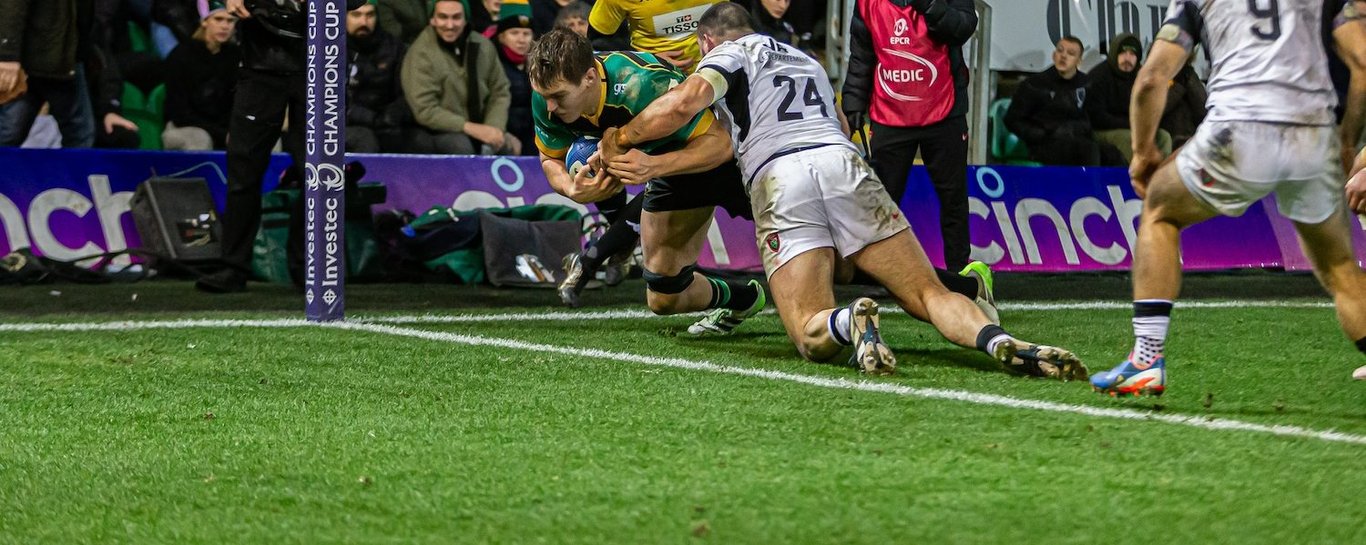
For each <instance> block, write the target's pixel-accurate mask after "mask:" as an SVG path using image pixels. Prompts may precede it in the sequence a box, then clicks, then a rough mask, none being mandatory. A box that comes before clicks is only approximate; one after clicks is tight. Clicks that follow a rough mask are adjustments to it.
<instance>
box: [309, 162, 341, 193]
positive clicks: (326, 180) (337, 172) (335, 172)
mask: <svg viewBox="0 0 1366 545" xmlns="http://www.w3.org/2000/svg"><path fill="white" fill-rule="evenodd" d="M304 166H305V167H306V172H305V175H304V183H305V184H307V185H308V189H309V190H312V191H317V190H318V186H319V185H321V186H322V188H323V189H325V190H327V191H339V190H341V189H342V188H343V187H345V186H346V175H345V174H343V173H342V169H341V167H339V166H337V165H333V164H330V163H323V164H320V165H315V164H313V163H305V164H304Z"/></svg>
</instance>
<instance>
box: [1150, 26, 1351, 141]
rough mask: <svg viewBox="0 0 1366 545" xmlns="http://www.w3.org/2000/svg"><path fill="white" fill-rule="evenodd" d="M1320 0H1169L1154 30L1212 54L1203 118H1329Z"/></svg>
mask: <svg viewBox="0 0 1366 545" xmlns="http://www.w3.org/2000/svg"><path fill="white" fill-rule="evenodd" d="M1323 9H1324V1H1323V0H1218V1H1212V0H1172V3H1171V6H1170V7H1169V8H1168V11H1167V21H1166V23H1164V24H1163V26H1162V29H1161V30H1160V31H1158V34H1157V38H1158V39H1159V40H1166V41H1169V42H1173V43H1176V44H1178V45H1181V46H1182V47H1185V48H1186V50H1187V51H1190V49H1191V48H1192V47H1194V46H1195V44H1196V43H1197V42H1198V43H1203V44H1204V45H1205V50H1206V52H1207V53H1208V54H1209V58H1210V61H1211V63H1210V64H1211V69H1210V76H1209V83H1208V85H1207V88H1208V89H1209V100H1208V101H1207V102H1206V104H1205V107H1206V109H1207V110H1208V111H1209V113H1208V114H1207V115H1206V116H1205V120H1206V121H1261V122H1270V123H1292V124H1298V125H1332V124H1333V122H1334V119H1333V108H1334V107H1335V106H1337V95H1336V94H1335V93H1334V92H1333V82H1332V80H1331V79H1330V78H1329V75H1328V60H1327V56H1326V54H1325V53H1324V49H1323V35H1322V33H1321V32H1322V30H1321V29H1322V24H1323V23H1322V21H1323V19H1322V17H1323Z"/></svg>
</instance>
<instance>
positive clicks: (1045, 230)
mask: <svg viewBox="0 0 1366 545" xmlns="http://www.w3.org/2000/svg"><path fill="white" fill-rule="evenodd" d="M351 159H355V160H360V161H362V162H363V163H364V164H365V166H366V169H367V171H368V174H367V176H366V180H368V181H377V182H382V183H384V185H385V186H386V187H387V189H388V201H387V202H385V203H384V204H383V205H380V207H379V208H391V209H403V210H409V211H412V212H415V213H422V212H424V211H426V210H427V209H429V208H431V207H433V206H442V207H453V208H456V209H460V210H470V209H475V208H486V207H507V206H518V205H523V204H563V205H568V206H572V207H574V208H576V209H578V210H579V211H581V212H584V213H585V214H590V213H592V212H593V209H592V207H590V206H584V205H580V204H577V203H574V202H572V201H570V200H569V199H567V198H565V197H563V196H561V195H559V194H556V193H555V192H554V191H553V190H551V189H550V185H549V184H548V183H547V182H546V180H545V176H544V175H542V173H541V168H540V164H539V162H538V161H537V159H536V158H534V157H446V156H396V155H355V156H352V157H351ZM287 164H288V158H287V157H285V156H283V155H277V156H275V157H273V158H272V162H271V167H270V170H269V172H268V173H267V175H266V189H267V190H269V189H271V188H273V187H274V180H275V179H276V178H277V177H278V175H279V172H280V171H281V170H282V169H283V168H284V167H285V166H286V165H287ZM222 173H223V155H222V154H221V153H168V152H130V151H110V150H21V149H13V148H8V149H0V254H4V253H8V252H10V251H11V250H13V249H15V248H20V247H32V248H33V249H34V250H35V251H37V252H38V253H41V254H44V255H49V256H52V257H55V258H58V259H77V258H81V257H86V256H90V255H96V254H99V253H103V252H105V251H115V250H121V249H124V248H128V247H136V246H137V245H138V244H139V242H138V236H137V232H136V231H135V230H134V228H133V225H132V221H131V219H130V218H129V215H128V199H129V198H130V197H131V196H132V191H133V189H134V188H136V187H137V184H139V183H141V182H142V181H143V180H145V179H147V178H148V177H150V176H152V175H153V174H156V175H161V176H168V175H169V176H193V177H203V178H205V179H207V180H208V181H209V187H210V190H211V192H212V193H213V194H214V198H215V199H218V202H219V203H222V202H223V197H224V194H225V187H226V183H225V181H224V178H223V175H222ZM322 179H323V180H326V179H328V178H325V177H324V178H322ZM968 182H969V192H968V193H969V208H970V210H971V214H972V216H971V218H970V221H969V225H970V227H971V230H972V243H973V246H974V248H973V255H974V257H976V258H978V259H981V260H983V261H986V262H988V263H990V264H991V265H992V267H993V268H995V269H996V270H998V271H1021V272H1070V271H1095V270H1127V269H1128V267H1129V265H1130V263H1131V261H1132V252H1131V248H1133V244H1134V239H1135V237H1136V222H1137V218H1138V214H1139V212H1140V211H1141V209H1142V206H1141V203H1140V202H1139V201H1138V199H1137V198H1136V197H1135V196H1134V193H1133V190H1132V189H1131V188H1130V187H1129V182H1128V178H1127V175H1126V174H1125V171H1124V169H1104V168H1091V169H1082V168H1049V167H970V168H969V172H968ZM334 183H335V182H334ZM319 185H320V189H321V186H322V185H325V184H321V183H320V184H319ZM935 203H936V200H935V198H934V194H933V189H932V188H931V186H930V185H929V182H928V179H927V178H926V175H925V172H924V170H923V169H922V168H921V167H916V168H915V169H913V170H912V174H911V180H910V185H909V187H908V189H907V195H906V198H905V199H904V201H903V202H902V208H903V209H904V210H905V212H906V217H907V218H908V219H910V221H911V225H912V227H913V229H914V230H915V233H916V235H917V236H919V237H920V239H921V242H922V244H923V245H924V246H925V250H926V252H927V253H928V254H929V255H930V256H931V258H932V259H933V260H934V261H936V262H938V261H941V259H940V256H941V255H942V243H941V241H940V237H939V212H938V206H937V204H935ZM338 204H339V203H338ZM321 208H322V209H323V210H326V208H327V206H326V203H323V206H322V207H321ZM720 216H722V217H721V218H718V222H717V223H716V224H715V225H713V226H712V227H711V231H710V232H709V233H708V235H709V236H708V244H707V245H706V246H705V247H704V248H703V251H702V255H701V256H699V260H698V262H699V264H700V265H702V266H704V267H713V268H720V269H730V270H747V271H759V270H761V266H760V262H759V254H758V250H757V247H756V245H755V243H754V231H753V225H752V224H750V223H749V222H747V221H743V220H734V219H731V218H729V217H724V216H725V214H724V213H722V214H720ZM325 219H326V217H325V216H323V217H317V216H315V221H316V223H322V222H323V220H325ZM594 219H596V218H590V219H589V220H588V221H593V220H594ZM1353 228H1354V229H1353V233H1354V234H1353V237H1354V244H1355V247H1356V251H1357V255H1358V256H1361V255H1366V237H1364V236H1363V228H1362V222H1361V220H1360V219H1356V220H1355V221H1354V222H1353ZM334 232H335V231H334ZM315 236H317V235H315ZM322 236H323V237H324V238H323V239H322V240H326V238H325V237H326V236H327V232H326V231H324V232H323V234H322ZM1182 243H1183V245H1182V250H1183V264H1184V265H1185V268H1186V269H1188V270H1218V269H1234V268H1282V267H1283V268H1286V269H1290V270H1308V268H1309V264H1308V261H1307V260H1306V259H1305V257H1304V255H1303V254H1302V253H1301V252H1300V250H1299V244H1298V242H1297V241H1296V239H1295V233H1294V228H1293V226H1292V225H1291V224H1290V222H1289V221H1288V220H1286V219H1285V218H1284V217H1283V216H1281V215H1280V214H1279V213H1278V212H1277V211H1276V206H1275V201H1274V199H1270V198H1268V199H1266V200H1264V201H1263V202H1261V203H1259V204H1256V205H1254V206H1253V207H1252V208H1251V209H1249V210H1248V212H1247V213H1246V214H1244V215H1243V216H1242V217H1239V218H1218V219H1215V220H1211V221H1210V222H1207V223H1204V224H1201V225H1198V226H1195V227H1193V228H1191V229H1189V230H1188V231H1187V232H1186V233H1185V234H1184V235H1183V236H1182ZM326 263H327V262H326V261H324V262H323V263H322V264H323V265H324V267H325V266H326ZM320 278H321V279H322V280H324V281H325V280H326V272H325V269H324V272H323V276H322V277H320ZM340 281H341V279H340V278H338V283H339V284H340ZM315 300H316V299H315Z"/></svg>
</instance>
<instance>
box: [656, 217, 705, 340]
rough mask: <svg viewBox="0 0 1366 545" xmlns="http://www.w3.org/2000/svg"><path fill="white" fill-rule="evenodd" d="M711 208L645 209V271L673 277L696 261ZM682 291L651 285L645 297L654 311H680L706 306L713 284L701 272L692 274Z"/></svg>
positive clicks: (703, 239)
mask: <svg viewBox="0 0 1366 545" xmlns="http://www.w3.org/2000/svg"><path fill="white" fill-rule="evenodd" d="M711 218H712V208H711V207H707V208H694V209H691V210H674V211H669V212H651V211H648V210H647V211H644V212H642V213H641V214H640V244H641V252H642V253H643V254H644V257H645V270H646V271H649V272H650V273H653V274H655V275H659V276H664V277H671V276H675V275H678V274H679V273H680V272H682V271H683V269H684V268H686V267H689V266H692V265H694V264H695V263H697V256H698V254H699V253H701V252H702V243H703V242H705V241H706V238H707V227H708V226H709V225H710V224H711ZM687 282H688V284H687V287H686V288H684V289H683V290H682V291H679V292H675V293H667V292H669V291H672V289H671V288H668V287H664V288H659V287H657V286H648V285H647V288H646V291H645V300H646V302H647V303H648V304H649V306H650V310H651V311H652V312H654V313H655V314H664V315H667V314H679V313H683V312H693V311H698V310H703V309H705V308H707V304H708V303H709V302H710V301H711V297H712V294H711V286H710V285H709V284H708V283H707V282H706V278H705V277H704V276H703V275H702V274H701V273H698V272H693V273H692V279H691V280H688V281H687Z"/></svg>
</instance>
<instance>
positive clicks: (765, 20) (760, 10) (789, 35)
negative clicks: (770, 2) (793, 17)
mask: <svg viewBox="0 0 1366 545" xmlns="http://www.w3.org/2000/svg"><path fill="white" fill-rule="evenodd" d="M749 13H750V15H752V16H754V22H756V23H758V24H759V26H757V27H755V28H754V30H755V31H756V32H758V33H759V34H763V35H765V36H772V37H773V39H775V40H778V41H780V42H782V43H785V44H789V45H797V40H796V33H797V31H796V30H793V28H792V25H791V24H789V23H788V22H787V21H786V20H784V19H778V18H775V17H773V15H771V14H769V13H768V10H766V9H764V3H763V2H761V1H760V0H753V1H752V2H751V3H750V8H749Z"/></svg>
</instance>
